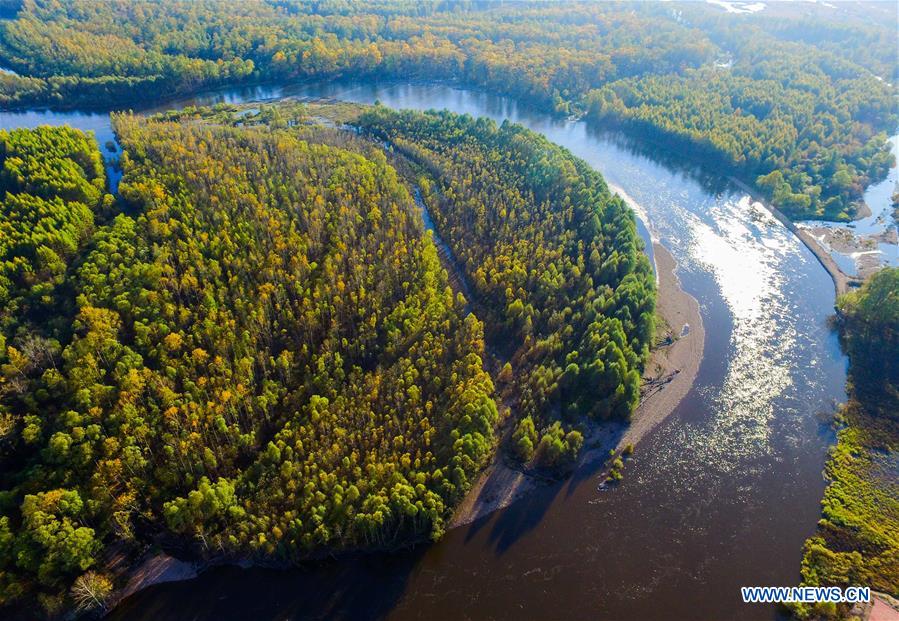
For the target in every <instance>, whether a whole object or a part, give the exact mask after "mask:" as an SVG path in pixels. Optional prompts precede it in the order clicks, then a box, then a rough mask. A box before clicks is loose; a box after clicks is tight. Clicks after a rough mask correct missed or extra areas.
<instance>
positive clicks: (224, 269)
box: [0, 116, 497, 612]
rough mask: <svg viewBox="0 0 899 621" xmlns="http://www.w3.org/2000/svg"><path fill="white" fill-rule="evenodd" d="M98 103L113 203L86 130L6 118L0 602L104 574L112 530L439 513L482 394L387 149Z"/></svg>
mask: <svg viewBox="0 0 899 621" xmlns="http://www.w3.org/2000/svg"><path fill="white" fill-rule="evenodd" d="M116 127H117V131H118V133H119V135H120V136H121V138H122V141H123V144H124V147H125V155H124V156H123V162H122V164H123V167H124V171H125V175H124V178H123V180H122V183H121V186H120V188H121V198H122V204H121V205H120V207H121V208H122V209H123V210H124V213H120V214H119V215H116V216H115V217H113V214H111V213H107V211H108V210H106V209H104V207H108V205H107V204H106V201H105V200H104V192H103V187H104V183H105V180H104V177H103V169H102V167H101V166H100V156H99V152H98V150H97V147H96V144H95V143H94V142H93V140H92V139H90V138H87V137H85V136H84V135H83V134H80V133H79V132H77V131H74V130H69V129H48V128H42V129H38V130H34V131H29V130H19V131H16V132H13V133H11V134H3V135H2V140H3V144H4V151H3V179H2V181H3V189H4V191H5V192H6V194H5V196H4V199H3V206H2V211H0V213H2V217H3V220H2V224H0V226H2V228H3V230H4V232H5V231H7V230H9V231H10V232H12V235H10V236H6V235H4V236H3V237H2V238H0V239H3V247H2V252H3V263H2V265H3V270H4V271H3V281H2V283H3V290H2V291H3V295H4V302H5V303H4V305H3V308H4V313H3V317H2V319H3V324H2V327H3V338H4V339H5V341H6V346H5V347H4V352H3V354H2V356H0V363H2V378H0V390H2V392H0V407H2V416H3V429H2V431H3V436H2V454H0V459H2V469H0V470H2V479H0V480H2V490H3V491H2V492H0V515H2V517H0V539H2V546H0V594H2V598H0V599H2V602H5V603H9V602H11V601H16V600H19V599H21V598H34V597H37V598H38V600H39V601H40V603H41V605H42V606H43V608H44V609H45V610H47V611H48V612H54V611H57V610H60V609H61V608H62V607H67V606H69V605H71V604H70V602H71V601H72V599H73V598H74V600H75V601H76V602H77V601H79V599H80V598H84V597H86V596H84V593H86V592H97V589H99V590H100V591H103V590H106V591H108V590H109V587H110V584H109V578H108V577H106V576H104V575H103V573H102V572H103V563H104V561H103V559H104V558H105V555H106V554H108V553H110V552H111V551H112V550H115V549H118V548H120V547H122V546H124V547H126V548H134V547H139V546H140V545H142V544H143V543H146V542H148V541H151V540H153V539H154V538H156V537H159V536H162V537H163V538H164V539H166V538H169V539H171V538H181V539H183V540H184V541H186V542H192V543H193V545H195V546H196V547H197V548H199V550H200V552H202V553H203V554H205V555H210V556H213V555H231V556H236V555H241V556H244V557H252V556H256V555H264V556H268V557H273V558H282V559H286V560H290V559H293V558H298V557H300V556H304V555H308V554H310V553H315V552H316V551H317V550H337V549H341V548H359V547H373V546H378V547H380V546H384V545H389V544H392V543H395V542H398V541H404V540H408V539H409V538H410V537H415V536H419V535H428V536H434V537H436V536H439V534H440V533H441V531H442V528H443V522H444V519H445V517H446V515H447V513H448V511H449V508H451V507H452V505H453V504H454V503H455V502H456V501H457V500H458V499H459V498H460V497H461V495H462V494H463V493H464V492H465V491H466V489H467V487H468V485H469V481H470V478H471V477H472V476H473V475H474V474H475V473H476V472H477V470H478V469H479V467H480V466H481V465H482V462H483V461H484V459H485V458H486V457H487V456H488V455H489V454H490V452H491V449H492V446H493V440H492V435H493V425H494V423H495V419H496V416H497V410H496V405H495V403H494V400H493V397H492V394H493V384H492V382H491V379H490V377H489V375H488V374H487V373H486V372H485V371H484V369H483V366H482V361H481V352H482V347H483V340H482V327H481V324H480V323H479V322H478V320H477V319H476V318H475V317H474V316H473V315H471V314H465V313H463V305H464V302H463V301H461V300H458V299H456V297H455V296H454V295H453V293H452V291H451V290H450V288H449V287H448V286H447V280H446V273H445V272H444V270H443V269H442V268H441V266H440V263H439V260H438V258H437V254H436V251H435V248H434V246H433V243H432V242H431V241H430V240H429V239H428V238H427V237H425V236H424V235H423V231H422V225H421V223H420V220H419V219H418V218H417V213H416V212H415V211H414V209H413V208H412V207H410V205H411V204H412V201H411V198H410V196H409V194H408V193H407V192H406V191H405V189H404V188H403V186H402V185H401V184H400V183H399V181H398V179H397V176H396V173H395V171H394V170H393V169H392V168H391V167H390V166H389V165H387V164H386V161H385V159H384V156H383V154H380V153H379V152H372V153H371V154H370V156H369V157H366V156H363V155H360V154H358V153H353V152H349V151H346V150H343V149H340V148H336V147H331V146H327V145H319V144H310V143H309V142H305V141H300V140H298V139H297V138H295V137H293V136H292V135H290V134H289V133H288V132H286V131H284V132H275V133H268V132H262V131H260V130H248V129H244V130H236V129H231V128H199V127H190V126H188V125H182V124H175V123H165V122H159V123H156V122H145V121H143V120H138V119H136V118H132V117H130V116H119V117H117V118H116ZM47 153H50V154H52V157H49V158H48V157H45V155H46V154H47ZM98 221H102V224H101V225H100V226H97V225H96V223H97V222H98ZM79 251H80V254H79ZM73 257H77V260H73ZM50 312H53V313H54V316H55V317H57V319H55V320H54V321H52V322H44V321H41V318H42V317H43V316H44V314H47V313H50ZM65 319H67V320H68V324H66V322H65V321H64V320H65ZM73 581H74V582H73ZM98 585H99V586H98ZM70 587H71V590H70ZM91 603H94V604H95V603H96V602H93V601H92V600H89V599H88V600H87V604H91Z"/></svg>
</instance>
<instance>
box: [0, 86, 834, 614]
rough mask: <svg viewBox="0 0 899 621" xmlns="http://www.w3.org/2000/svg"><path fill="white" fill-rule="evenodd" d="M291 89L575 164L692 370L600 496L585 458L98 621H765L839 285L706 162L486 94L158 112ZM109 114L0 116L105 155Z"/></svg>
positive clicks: (828, 397) (819, 395) (340, 92)
mask: <svg viewBox="0 0 899 621" xmlns="http://www.w3.org/2000/svg"><path fill="white" fill-rule="evenodd" d="M286 96H295V97H331V98H335V99H345V100H350V101H357V102H365V103H371V102H374V101H375V100H379V101H381V102H382V103H383V104H385V105H387V106H390V107H395V108H415V109H429V108H448V109H450V110H453V111H456V112H464V113H469V114H472V115H480V116H488V117H491V118H494V119H496V120H498V121H502V120H503V119H509V120H512V121H515V122H518V123H522V124H523V125H526V126H527V127H530V128H531V129H534V130H536V131H539V132H542V133H543V134H545V135H546V136H547V137H548V138H549V139H550V140H552V141H553V142H556V143H558V144H561V145H563V146H565V147H567V148H568V149H569V150H571V151H572V152H573V153H574V154H575V155H577V156H579V157H581V158H583V159H585V160H586V161H587V162H589V163H590V164H591V165H592V166H594V167H595V168H597V169H598V170H599V171H600V172H601V173H602V174H603V176H604V177H605V178H606V179H607V181H608V182H609V183H610V184H611V185H613V186H614V187H615V188H616V189H618V190H620V191H621V192H622V193H623V194H625V195H626V196H627V197H628V200H629V202H630V203H631V204H632V205H633V206H635V207H636V208H637V210H638V212H639V213H640V215H641V218H642V219H643V220H644V221H645V222H646V223H647V225H648V231H649V232H651V235H652V236H653V237H654V238H656V239H658V240H659V241H661V243H662V244H663V245H664V246H666V247H667V248H668V249H669V250H670V251H671V253H672V254H673V255H674V257H675V259H676V260H677V262H678V264H679V272H678V274H679V277H680V280H681V282H682V284H683V286H684V288H685V289H686V290H687V291H688V292H689V293H690V294H691V295H693V296H694V297H695V298H696V299H697V300H698V301H699V304H700V308H701V313H702V316H703V323H704V325H705V330H706V340H705V352H704V358H703V362H702V364H701V367H700V370H699V375H698V377H697V379H696V382H695V384H694V386H693V388H692V390H691V391H690V392H689V394H688V395H687V396H686V398H685V399H684V400H683V401H682V402H681V404H680V405H679V406H678V407H677V409H676V411H675V412H674V413H673V414H672V415H671V416H670V417H669V418H668V419H666V421H665V422H664V423H663V424H662V425H661V426H659V427H658V428H657V429H656V430H654V431H653V432H651V433H650V434H649V435H648V436H647V437H646V438H645V439H644V440H643V441H642V442H641V443H640V444H639V445H638V447H637V450H636V452H635V454H634V457H633V459H632V460H630V461H629V462H628V465H627V467H626V469H625V472H624V475H625V478H624V481H623V482H622V484H621V485H620V486H618V487H616V488H615V489H613V490H611V491H598V490H597V483H598V481H597V480H596V477H595V476H594V475H595V472H596V468H598V464H588V465H585V466H584V467H582V468H581V469H580V470H578V471H576V472H575V473H574V475H573V476H572V477H571V479H570V480H568V481H564V482H561V483H558V484H555V485H549V486H545V487H541V488H539V489H538V490H537V491H535V492H534V493H532V494H530V495H528V496H526V497H524V498H523V499H521V500H519V501H518V502H516V503H514V504H512V505H511V506H510V507H508V508H507V509H504V510H501V511H498V512H496V513H494V514H493V515H491V516H488V517H487V518H485V519H483V520H481V521H478V522H475V523H474V524H472V525H470V526H464V527H460V528H457V529H455V530H451V531H450V532H448V533H447V534H446V536H445V537H444V538H443V539H442V540H441V541H440V542H438V543H436V544H431V545H424V546H418V547H416V548H414V549H411V550H408V551H406V552H401V553H395V554H389V555H388V554H376V555H368V556H352V557H349V558H342V559H335V560H333V561H328V562H321V563H314V564H310V565H309V566H306V567H301V568H297V569H292V570H284V571H278V570H267V569H258V568H256V569H240V568H237V567H221V568H216V569H213V570H210V571H207V572H205V573H204V574H202V575H201V576H200V577H199V578H198V579H196V580H193V581H190V582H182V583H169V584H162V585H156V586H154V587H151V588H149V589H147V590H145V591H143V592H140V593H138V594H136V595H134V596H132V597H131V598H129V599H127V600H125V602H124V603H122V604H121V605H120V606H119V607H118V608H116V609H115V610H114V611H113V612H112V614H111V618H113V619H159V618H165V619H249V618H252V619H293V618H327V619H335V618H336V619H340V618H346V619H373V618H385V617H386V618H390V619H428V620H431V619H466V618H473V619H503V618H512V617H520V618H527V619H544V618H546V619H563V618H564V619H597V618H611V619H641V620H651V619H667V620H670V619H713V618H714V619H725V618H727V619H773V618H775V617H776V616H777V611H776V610H775V609H774V607H773V606H763V605H744V604H742V603H741V600H740V594H739V587H740V586H744V585H795V584H797V583H798V581H799V565H800V559H801V555H802V545H803V542H804V540H805V539H806V538H807V537H808V536H809V535H811V534H812V533H813V532H814V530H815V524H816V522H817V520H818V518H819V514H820V506H819V503H820V500H821V496H822V493H823V490H824V485H825V482H824V480H823V477H822V474H821V473H822V469H823V466H824V461H825V457H826V452H827V447H828V446H829V444H830V443H832V442H833V434H832V432H831V430H830V427H829V424H828V420H829V416H830V415H831V414H832V413H833V411H834V408H835V403H836V402H838V401H841V400H843V399H844V398H845V393H844V384H845V379H846V375H845V373H846V364H847V362H846V358H845V357H844V356H843V355H842V354H841V352H840V349H839V345H838V342H837V339H836V336H835V335H834V334H833V333H832V332H831V331H830V330H829V329H828V326H827V317H828V315H829V314H830V313H831V312H832V308H833V304H834V288H833V284H832V282H831V280H830V277H829V276H828V274H827V273H826V272H825V271H824V269H822V268H821V266H820V265H819V264H818V262H817V261H816V259H815V257H814V256H813V255H812V254H811V253H810V252H809V251H808V249H806V248H805V246H803V245H802V244H801V243H800V242H799V241H798V240H797V239H796V238H795V237H794V236H793V235H792V234H790V233H789V232H788V231H787V230H786V229H785V228H784V227H783V226H782V225H780V224H779V223H778V222H777V221H776V220H775V219H774V218H773V217H771V216H770V215H769V214H768V213H767V212H766V211H764V210H763V209H750V205H749V203H750V199H749V198H748V197H747V196H746V195H745V193H743V192H741V191H739V190H737V189H736V188H734V187H732V186H731V185H730V184H729V183H728V182H727V181H726V180H723V179H721V178H720V177H719V176H717V175H716V174H715V173H714V172H713V171H711V172H710V171H708V170H706V169H703V168H701V167H698V166H696V165H693V164H690V163H687V161H686V160H685V158H679V157H676V156H671V155H668V156H664V155H660V154H659V153H655V152H652V151H651V150H648V149H645V148H643V147H641V145H639V144H636V143H633V142H631V141H629V140H627V139H625V138H623V137H622V136H620V135H615V134H606V133H602V132H600V131H597V130H595V129H594V128H592V127H590V126H588V125H587V124H586V123H584V122H582V121H564V120H557V119H553V118H551V117H549V116H547V115H545V114H541V113H537V112H534V111H532V110H530V109H528V108H526V107H524V106H521V105H518V104H516V102H514V101H512V100H509V99H506V98H503V97H497V96H493V95H489V94H486V93H481V92H476V91H469V90H463V89H457V88H453V87H450V86H445V85H427V84H393V85H372V84H366V83H359V82H342V83H340V82H338V83H329V84H304V85H294V86H283V87H282V86H279V87H254V88H248V89H232V90H228V91H224V92H220V93H214V94H210V95H206V96H202V97H199V98H193V99H189V100H185V101H182V102H177V104H171V105H170V106H163V107H174V106H176V105H179V106H180V105H188V104H206V103H215V102H219V101H230V102H240V101H251V100H273V99H278V98H282V97H286ZM104 118H106V117H105V116H104V115H91V114H84V113H78V112H71V113H50V112H44V113H38V112H29V113H0V126H2V127H11V126H24V125H28V126H32V125H34V124H37V123H41V122H43V123H69V124H72V125H74V126H78V127H83V128H85V129H92V130H94V131H95V132H96V134H97V137H98V140H99V142H100V144H101V147H102V146H103V144H104V143H105V142H106V140H109V139H110V138H111V132H110V131H109V123H108V119H106V121H104ZM104 123H105V124H104ZM107 155H108V156H110V157H111V156H113V155H114V154H111V153H109V154H107ZM648 231H647V229H646V228H643V230H642V234H643V235H644V236H647V235H648V234H649V232H648Z"/></svg>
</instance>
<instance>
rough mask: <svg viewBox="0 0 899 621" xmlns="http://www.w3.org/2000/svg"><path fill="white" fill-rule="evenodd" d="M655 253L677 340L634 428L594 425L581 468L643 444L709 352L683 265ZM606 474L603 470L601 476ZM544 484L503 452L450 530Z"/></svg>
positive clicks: (664, 310)
mask: <svg viewBox="0 0 899 621" xmlns="http://www.w3.org/2000/svg"><path fill="white" fill-rule="evenodd" d="M653 252H654V254H655V262H656V265H657V272H656V273H657V275H658V280H659V286H658V301H657V304H658V313H659V314H660V315H661V316H662V317H663V318H664V319H665V321H666V322H667V323H668V325H669V326H670V327H671V330H672V332H673V335H672V341H671V342H670V343H669V344H666V345H664V346H661V347H657V348H656V349H654V350H653V351H652V354H651V355H650V357H649V360H648V361H647V363H646V369H645V370H644V372H643V385H642V387H641V399H640V405H639V406H638V407H637V409H636V410H634V413H633V415H632V416H631V420H630V423H629V424H628V423H625V422H617V421H608V422H604V423H598V424H595V425H592V426H591V428H590V430H589V431H588V433H587V434H586V437H585V439H584V440H585V441H584V444H585V448H584V450H583V451H582V453H581V455H580V456H579V457H578V460H577V464H576V466H575V469H577V468H580V467H583V466H584V465H585V464H587V463H588V462H590V463H595V461H597V460H605V459H606V458H607V456H608V453H609V451H610V450H614V451H615V452H616V453H618V454H620V453H621V451H623V450H624V448H625V447H626V446H627V445H629V444H630V445H634V446H636V445H637V444H639V442H640V441H641V440H642V439H643V438H645V437H646V435H647V434H649V432H650V431H652V430H653V429H655V428H656V427H657V426H658V425H659V424H660V423H662V421H664V420H665V419H666V418H667V417H668V416H669V415H670V414H671V413H672V412H673V411H674V410H675V408H676V407H677V406H678V404H679V403H680V402H681V400H682V399H683V398H684V397H685V396H686V395H687V393H688V392H689V391H690V388H691V387H692V386H693V382H694V381H695V380H696V375H697V374H698V372H699V365H700V363H701V362H702V355H703V350H704V347H705V329H704V327H703V323H702V315H701V314H700V312H699V303H698V302H697V301H696V299H695V298H694V297H693V296H691V295H690V294H688V293H687V292H686V291H684V290H683V289H682V288H681V284H680V279H679V278H678V277H677V273H676V271H677V262H676V261H675V260H674V257H673V256H672V255H671V253H670V252H669V251H668V249H667V248H665V247H664V246H662V245H661V244H660V243H658V242H653ZM684 326H689V331H688V332H687V333H686V334H685V335H683V336H680V337H678V336H677V335H680V334H681V332H682V331H683V328H684ZM622 432H623V433H622ZM616 438H617V440H616ZM604 471H605V469H601V470H600V471H599V473H598V475H601V474H602V473H603V472H604ZM562 480H564V479H562ZM544 483H545V481H544V480H543V479H541V478H538V477H536V476H534V475H531V474H528V473H525V472H522V471H521V470H518V469H516V468H513V467H511V466H510V465H509V464H508V463H506V460H505V457H504V455H503V454H502V451H498V452H497V454H496V455H495V456H494V458H493V461H492V462H491V463H490V464H489V465H488V466H487V467H486V468H485V469H484V470H483V471H482V472H481V474H480V475H479V476H478V478H477V479H476V480H475V482H474V483H473V484H472V486H471V489H470V490H469V491H468V493H467V494H466V495H465V498H464V499H463V500H462V502H460V503H459V505H458V506H457V507H456V510H455V512H454V513H453V516H452V518H451V519H450V520H449V523H448V526H447V528H448V529H450V528H459V527H461V526H465V525H467V524H471V523H472V522H474V521H476V520H478V519H481V518H484V517H486V516H488V515H490V514H491V513H494V512H495V511H498V510H500V509H504V508H505V507H508V506H509V505H511V504H512V503H513V502H515V501H516V500H518V499H519V498H521V497H522V496H524V495H525V494H527V493H528V492H530V491H532V490H533V489H535V488H536V487H537V486H539V485H542V484H544Z"/></svg>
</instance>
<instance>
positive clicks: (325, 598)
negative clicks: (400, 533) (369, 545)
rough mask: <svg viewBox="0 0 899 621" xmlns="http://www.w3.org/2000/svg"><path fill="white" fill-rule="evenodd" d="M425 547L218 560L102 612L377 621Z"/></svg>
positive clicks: (195, 618)
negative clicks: (288, 563) (287, 563)
mask: <svg viewBox="0 0 899 621" xmlns="http://www.w3.org/2000/svg"><path fill="white" fill-rule="evenodd" d="M427 548H428V546H417V547H416V548H415V549H412V550H408V551H402V552H396V553H378V554H371V555H354V556H349V557H346V558H342V559H337V560H329V561H322V562H319V563H310V564H309V565H308V566H302V567H297V568H294V569H286V570H280V569H266V568H251V569H241V568H239V567H232V566H228V567H219V568H216V569H212V570H209V571H207V572H204V573H203V574H201V575H200V576H199V577H198V578H196V579H194V580H189V581H184V582H174V583H168V584H160V585H155V586H153V587H150V588H148V589H146V590H144V591H141V592H139V593H137V594H135V595H134V596H132V597H130V598H128V599H127V600H125V601H124V602H123V603H122V604H120V605H119V606H118V607H117V608H116V609H115V610H113V611H112V613H111V614H110V615H108V616H107V617H106V618H107V619H109V620H111V621H117V620H125V619H128V620H142V619H146V620H150V619H167V620H170V621H178V620H181V619H183V620H185V621H187V620H190V621H205V620H209V621H212V620H215V621H219V620H222V621H225V620H230V619H234V620H235V621H236V620H238V619H239V620H245V619H253V620H258V621H264V620H269V619H270V620H272V621H274V620H278V621H282V620H287V619H289V620H307V619H308V620H317V619H328V620H332V619H333V620H336V621H341V620H347V621H349V620H352V621H356V620H360V621H376V620H379V619H384V618H385V617H386V616H387V615H388V614H389V613H390V612H391V611H392V610H393V609H394V607H395V606H396V605H397V603H398V602H399V600H400V598H401V597H402V595H403V593H404V592H405V589H406V584H407V582H408V579H409V576H410V575H411V573H412V570H413V569H414V568H415V566H416V564H417V563H418V562H419V560H420V559H421V557H422V555H423V554H424V552H425V551H426V549H427Z"/></svg>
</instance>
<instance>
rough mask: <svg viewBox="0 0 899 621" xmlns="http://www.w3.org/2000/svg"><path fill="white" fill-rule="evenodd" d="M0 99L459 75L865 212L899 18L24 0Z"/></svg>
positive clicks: (883, 159) (141, 97)
mask: <svg viewBox="0 0 899 621" xmlns="http://www.w3.org/2000/svg"><path fill="white" fill-rule="evenodd" d="M5 6H6V7H7V10H6V12H7V13H9V14H11V15H14V19H9V20H3V21H2V22H0V65H2V66H4V67H8V68H10V69H12V70H14V71H15V72H16V73H17V74H18V75H12V74H6V73H3V74H0V105H2V106H3V107H7V108H15V107H23V106H39V105H51V106H57V107H102V108H108V107H109V106H111V105H112V106H118V107H127V106H132V105H135V104H139V103H144V104H145V103H146V101H145V98H146V94H147V93H153V97H154V98H157V99H162V98H166V97H171V96H175V95H178V94H185V93H191V92H196V91H198V90H201V89H207V88H210V87H215V86H221V85H232V84H240V83H247V82H259V81H289V80H300V79H310V78H331V77H339V76H352V77H357V78H371V79H376V78H377V79H383V78H388V79H389V78H394V77H401V78H403V79H428V80H450V81H455V82H461V83H463V84H466V85H470V86H475V87H479V88H486V89H488V90H491V91H493V92H497V93H501V94H505V95H510V96H513V97H516V98H519V99H521V100H524V101H527V102H529V103H531V104H532V105H535V106H538V107H540V108H542V109H546V110H551V111H554V112H556V113H557V114H559V115H584V114H586V115H587V117H588V118H589V119H591V120H592V121H593V122H594V124H595V125H596V126H598V127H602V128H609V129H612V128H620V129H623V130H624V131H626V132H628V133H631V134H635V135H639V136H641V137H644V138H647V139H649V140H651V141H653V142H655V143H657V144H660V145H664V146H667V147H672V148H675V149H677V150H678V151H679V152H682V153H684V152H686V153H688V154H690V156H691V157H694V158H696V159H698V160H702V161H706V162H708V163H711V164H712V165H714V166H715V167H723V168H724V170H726V171H727V172H728V173H729V174H733V175H737V176H739V177H740V178H742V179H744V180H745V181H747V182H749V183H754V184H755V185H756V187H757V188H758V189H759V190H760V191H762V192H763V193H764V194H765V195H766V196H767V197H768V198H769V199H770V200H771V201H772V202H773V203H774V204H775V205H777V206H778V207H780V208H782V209H783V210H784V211H785V212H786V213H787V214H788V215H789V216H791V217H794V218H809V217H819V218H827V219H846V218H849V217H852V216H854V215H855V213H856V212H857V209H858V206H859V202H860V199H861V195H862V190H863V188H864V187H865V185H867V184H868V183H869V182H870V181H871V180H874V179H879V178H881V177H882V176H883V175H884V174H885V172H886V169H887V168H888V166H889V162H890V160H891V158H890V155H889V153H888V151H887V149H886V148H885V137H886V135H887V133H891V132H892V131H894V130H895V128H896V125H897V123H899V116H897V111H896V106H895V96H896V89H895V87H894V86H892V85H893V84H897V83H899V63H897V59H896V55H895V54H894V53H893V52H894V51H895V45H894V42H893V38H894V35H895V29H892V28H891V27H890V24H889V20H888V19H885V20H878V19H877V18H876V16H875V17H874V18H866V17H865V16H859V15H856V16H854V17H853V18H851V19H846V20H845V21H843V22H841V23H835V22H834V21H832V20H831V21H828V20H824V19H821V18H818V17H807V16H803V15H801V14H798V15H797V14H786V15H777V14H773V15H771V16H768V15H766V14H765V13H762V14H759V15H753V16H741V18H740V19H739V20H738V21H734V20H733V19H730V18H728V17H727V16H724V15H722V14H721V12H720V10H719V9H717V8H714V7H707V6H702V5H700V4H685V5H684V6H678V7H674V6H667V5H665V4H653V3H578V2H571V3H564V4H550V3H528V2H520V3H511V4H508V3H507V4H503V3H494V2H480V1H473V2H436V1H435V2H409V1H406V0H396V1H393V2H376V3H352V2H345V1H342V0H327V1H320V2H303V1H300V0H251V1H248V2H240V3H235V2H228V1H226V0H201V1H198V2H189V1H185V0H176V1H173V2H166V3H164V4H160V3H157V2H154V1H152V0H113V1H110V2H103V3H98V2H93V1H91V0H73V1H71V2H59V1H58V0H5Z"/></svg>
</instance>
